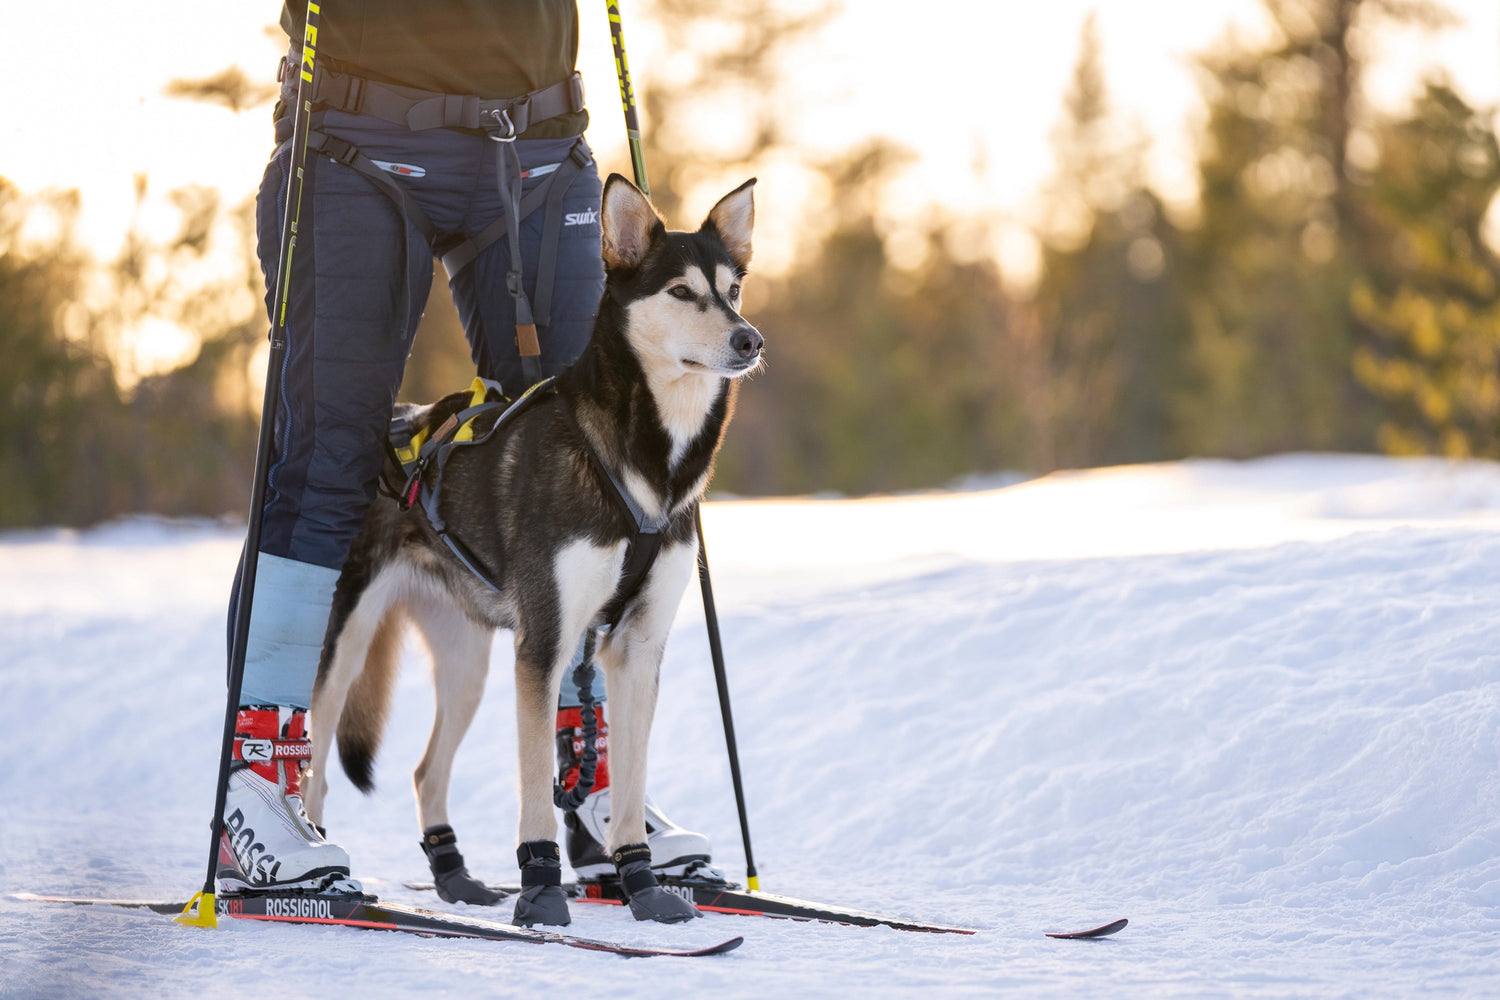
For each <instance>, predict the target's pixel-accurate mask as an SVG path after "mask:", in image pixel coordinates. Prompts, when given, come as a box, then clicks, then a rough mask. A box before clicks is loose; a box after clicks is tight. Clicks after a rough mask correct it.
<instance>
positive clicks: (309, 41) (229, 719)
mask: <svg viewBox="0 0 1500 1000" xmlns="http://www.w3.org/2000/svg"><path fill="white" fill-rule="evenodd" d="M319 9H320V8H319V5H318V3H316V2H315V0H308V3H307V16H306V18H305V20H304V21H303V30H302V62H301V65H300V67H299V71H300V75H299V76H298V79H297V104H296V107H295V108H293V111H292V166H293V167H294V169H295V171H296V172H295V174H294V175H293V176H292V177H290V178H288V179H287V186H286V202H285V205H284V211H283V212H282V220H281V249H280V252H279V254H278V256H277V264H276V290H275V294H274V295H273V296H272V299H271V301H272V304H273V308H274V310H275V311H274V313H273V315H272V317H271V355H270V359H269V361H268V362H267V365H266V389H265V396H264V397H263V399H262V401H261V408H260V434H259V437H258V438H257V439H256V444H255V476H254V485H253V486H252V487H251V491H250V517H249V525H248V527H247V528H246V531H245V554H244V557H243V559H242V560H241V564H240V579H239V596H238V599H237V600H236V601H235V606H234V639H233V642H232V643H231V644H230V651H229V681H228V688H229V690H228V692H227V693H226V695H225V701H224V734H223V739H222V740H221V741H220V743H219V783H218V787H217V790H216V792H215V793H214V815H213V820H212V822H211V823H210V824H209V829H210V831H211V835H210V837H209V844H208V875H207V876H206V877H205V878H204V880H203V890H202V891H201V892H199V893H198V894H197V895H195V896H193V898H192V899H190V900H188V904H187V906H186V907H185V908H184V909H183V911H182V913H181V914H180V915H178V916H177V917H176V918H175V919H176V920H177V922H178V923H182V924H189V925H192V926H194V927H215V926H217V925H218V922H217V919H216V917H217V912H216V903H215V898H214V896H215V891H214V890H215V886H214V881H215V876H216V875H217V873H218V861H219V838H220V836H221V835H222V834H223V832H224V799H225V793H226V789H227V786H228V783H229V765H230V762H231V758H232V756H233V752H234V730H235V722H236V720H237V717H238V715H239V706H240V691H241V689H242V688H243V686H244V680H245V649H246V647H247V645H248V643H249V639H250V608H251V602H252V600H253V598H254V595H255V570H256V565H257V562H258V560H259V557H260V535H261V523H262V520H263V515H262V510H263V508H264V507H265V503H266V481H267V478H268V476H269V474H270V464H271V443H272V437H273V435H274V425H275V416H276V408H277V407H278V406H279V405H280V402H281V365H282V362H283V360H284V359H285V357H286V317H287V303H288V300H289V298H290V296H291V283H292V282H291V277H292V253H293V251H295V250H296V248H297V223H298V221H299V219H300V217H301V213H302V195H303V182H304V180H305V171H304V167H305V166H306V162H307V132H308V119H309V117H310V115H311V103H312V79H313V61H314V59H315V58H316V56H317V41H318V14H319Z"/></svg>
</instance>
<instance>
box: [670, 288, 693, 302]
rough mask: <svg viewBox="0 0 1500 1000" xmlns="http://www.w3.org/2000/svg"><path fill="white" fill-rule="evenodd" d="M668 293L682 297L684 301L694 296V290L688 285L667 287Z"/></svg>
mask: <svg viewBox="0 0 1500 1000" xmlns="http://www.w3.org/2000/svg"><path fill="white" fill-rule="evenodd" d="M667 294H668V295H670V296H672V298H674V299H681V300H682V301H684V302H688V301H691V300H692V298H693V290H692V289H691V288H689V287H688V286H687V285H673V286H672V287H671V288H669V289H667Z"/></svg>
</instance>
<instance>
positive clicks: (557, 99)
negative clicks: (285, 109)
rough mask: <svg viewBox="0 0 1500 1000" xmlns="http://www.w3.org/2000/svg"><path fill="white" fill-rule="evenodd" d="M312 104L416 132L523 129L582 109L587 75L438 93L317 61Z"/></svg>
mask: <svg viewBox="0 0 1500 1000" xmlns="http://www.w3.org/2000/svg"><path fill="white" fill-rule="evenodd" d="M312 100H313V104H315V105H319V106H321V107H324V108H332V109H333V110H335V111H347V112H349V113H350V114H357V115H373V116H374V117H376V118H380V119H383V120H384V121H388V122H391V123H393V124H396V125H403V126H405V127H406V128H409V129H411V130H412V131H413V132H420V131H423V130H426V129H430V128H471V129H489V128H492V127H494V126H495V125H496V124H497V123H502V122H503V123H508V124H509V127H510V129H511V131H512V134H514V135H520V134H521V133H522V132H525V131H526V130H527V129H528V128H530V127H531V126H532V125H535V124H536V123H537V122H541V121H546V120H547V119H549V118H556V117H558V116H559V115H567V114H576V113H577V112H579V111H582V110H583V106H584V105H583V77H582V76H580V75H579V74H577V73H574V74H573V75H572V76H570V77H568V78H567V79H566V80H560V81H558V82H557V83H554V84H552V85H551V86H549V87H543V88H541V89H540V90H533V91H531V92H530V93H527V94H522V95H521V96H520V97H511V98H501V99H485V98H480V97H473V96H469V95H466V94H440V93H436V92H434V91H430V90H419V89H417V88H416V87H401V86H397V85H396V84H393V83H382V82H381V81H379V80H367V79H364V78H363V77H358V76H350V75H348V74H346V73H337V72H333V71H331V70H329V69H327V68H325V67H321V66H320V67H319V69H318V72H317V78H316V79H315V80H314V81H313V95H312Z"/></svg>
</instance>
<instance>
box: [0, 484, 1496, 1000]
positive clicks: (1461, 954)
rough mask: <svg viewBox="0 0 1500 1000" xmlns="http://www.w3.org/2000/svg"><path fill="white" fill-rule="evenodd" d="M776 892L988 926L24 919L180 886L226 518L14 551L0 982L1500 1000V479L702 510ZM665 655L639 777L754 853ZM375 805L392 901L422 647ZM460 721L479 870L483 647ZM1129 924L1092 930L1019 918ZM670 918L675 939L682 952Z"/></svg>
mask: <svg viewBox="0 0 1500 1000" xmlns="http://www.w3.org/2000/svg"><path fill="white" fill-rule="evenodd" d="M705 520H706V529H707V534H708V539H709V545H710V554H711V556H712V560H713V567H714V571H715V584H716V588H717V591H718V595H719V603H720V615H721V618H722V625H723V629H724V638H725V644H726V650H725V653H726V659H727V662H728V665H729V672H730V686H731V690H732V691H733V695H734V709H735V718H736V726H737V730H738V733H739V738H740V752H741V757H742V763H743V767H744V773H745V778H746V783H747V788H746V791H747V796H748V800H749V805H750V821H751V830H752V833H753V835H754V837H755V847H756V860H757V862H758V867H759V869H760V875H761V881H762V885H763V886H764V887H765V888H766V889H767V890H768V891H773V892H776V891H779V892H786V893H791V894H795V895H800V896H805V897H809V898H813V899H823V900H826V901H828V902H836V903H842V904H845V905H850V906H860V907H866V908H871V909H879V910H883V911H888V912H895V913H905V914H907V915H910V916H912V917H917V918H925V919H928V920H933V921H941V922H945V923H951V924H958V925H965V926H974V927H978V928H980V929H981V933H979V934H977V935H975V936H973V937H971V938H964V937H957V936H928V935H912V934H903V933H901V932H898V931H892V930H887V929H883V928H875V929H865V928H847V927H834V926H830V925H818V924H794V923H786V922H776V921H767V920H753V919H751V918H740V917H733V916H724V915H711V916H709V917H707V918H705V919H704V920H701V921H694V922H693V923H692V924H691V925H686V926H684V927H682V928H674V929H671V930H670V931H668V932H667V933H663V929H662V928H660V927H656V926H654V925H652V926H650V927H646V928H645V929H641V928H640V927H638V926H637V925H635V924H634V923H633V922H632V921H631V920H630V919H629V917H628V915H627V914H625V913H624V912H623V911H622V910H621V909H619V908H616V907H586V906H575V907H574V924H573V926H572V927H571V928H569V929H570V931H572V932H574V933H577V934H581V935H587V936H591V937H599V938H610V939H621V940H632V939H633V940H637V941H650V942H652V943H673V944H679V945H680V946H682V947H691V946H695V945H702V944H707V943H709V942H711V941H714V940H719V939H722V938H723V937H726V936H729V935H730V934H744V935H745V936H746V943H745V945H744V946H743V947H742V948H741V949H740V950H739V951H737V952H735V953H734V954H733V955H731V956H727V957H724V958H721V959H716V960H713V961H711V962H697V963H686V964H682V963H678V964H673V965H672V966H671V967H670V969H666V968H664V967H662V966H660V965H657V964H654V963H631V962H622V961H619V960H617V959H610V958H607V957H604V956H595V955H590V954H578V955H574V954H572V953H568V954H566V955H563V956H558V955H556V954H542V953H543V952H546V949H529V948H519V947H515V948H506V947H504V946H495V945H492V944H488V943H484V942H463V941H427V940H393V939H391V938H389V937H388V936H386V935H355V934H353V932H347V931H341V930H338V929H334V928H327V929H325V928H309V927H302V928H287V927H266V926H249V927H240V926H234V927H230V928H227V929H224V930H220V931H217V932H205V931H195V930H191V929H187V928H181V927H177V926H175V925H172V924H171V923H170V922H168V921H166V920H164V919H163V918H157V917H150V916H147V917H142V916H139V915H134V914H118V915H114V914H100V913H90V912H86V911H80V910H75V909H72V908H56V909H52V908H40V907H38V906H36V905H34V904H23V903H19V902H16V901H13V900H11V899H10V898H8V894H9V893H13V892H19V891H25V890H33V891H49V892H66V893H79V894H83V893H90V894H110V895H122V896H138V895H183V894H187V893H190V892H191V891H192V890H193V889H194V888H196V887H197V884H198V883H199V882H201V878H202V865H203V861H204V858H203V853H204V850H205V848H206V844H205V843H204V840H205V838H206V829H207V823H208V817H207V814H206V813H207V810H208V809H209V808H210V806H211V802H212V795H211V783H212V780H213V774H214V771H215V765H216V761H215V760H214V759H213V758H214V754H215V752H216V746H217V738H218V730H219V726H220V724H221V722H222V714H221V713H222V690H223V673H222V671H223V666H222V662H223V648H224V622H225V614H224V601H225V596H226V590H227V581H228V579H229V576H230V574H231V573H232V571H233V565H234V561H235V558H236V556H237V554H238V540H237V536H238V534H239V532H238V530H237V529H235V528H233V527H224V526H219V525H212V524H201V523H181V522H157V521H151V520H144V519H141V520H131V521H127V522H122V523H120V524H115V525H110V526H106V527H103V528H100V529H97V530H92V531H86V532H69V531H61V530H49V531H41V532H29V533H10V534H7V535H3V536H0V639H3V642H4V647H5V649H6V656H5V661H4V666H3V668H0V759H3V760H5V761H6V767H5V770H4V775H5V776H4V778H3V779H0V780H3V782H4V785H3V791H4V802H5V807H4V809H3V811H0V894H4V895H0V995H4V996H75V995H91V994H93V995H103V994H109V995H124V996H128V995H166V996H187V995H189V994H197V993H201V992H202V990H203V989H204V988H205V987H206V986H208V985H211V986H212V987H213V988H214V989H215V990H216V991H220V992H226V993H227V992H237V991H244V990H252V991H253V990H258V989H265V988H267V987H268V986H269V985H270V984H273V983H274V984H277V985H278V987H285V985H286V984H287V983H288V982H289V981H290V980H288V979H287V978H286V977H287V970H290V969H295V970H297V971H296V973H295V976H296V977H297V978H296V979H295V983H296V986H297V988H298V989H299V990H302V991H307V992H310V993H319V992H321V993H331V992H333V991H335V990H348V989H351V988H353V989H367V990H372V991H378V992H379V993H380V994H382V995H408V994H411V995H414V994H417V993H423V992H431V991H435V990H447V991H449V992H451V993H453V994H455V995H466V994H477V993H485V992H490V993H497V994H498V993H505V994H518V993H520V992H522V991H525V990H530V989H549V988H550V989H557V988H561V987H565V986H567V985H568V984H572V983H576V982H577V981H579V980H578V977H579V976H580V975H582V976H585V977H588V978H590V979H592V978H593V977H594V976H608V977H610V983H611V985H610V992H611V994H612V995H613V994H619V995H623V996H651V997H653V998H654V997H656V996H659V995H660V994H661V992H662V990H663V988H664V987H665V988H668V989H669V991H670V992H672V993H677V992H682V993H689V992H705V991H710V990H711V991H714V992H715V993H716V994H718V995H721V996H747V997H748V996H762V995H765V994H766V993H769V992H773V991H781V992H784V993H786V994H788V995H799V996H801V995H828V996H834V995H853V994H863V995H888V996H900V995H910V994H911V993H913V992H915V991H917V990H920V989H938V990H941V991H942V992H943V994H944V995H949V994H952V995H975V996H979V995H994V994H995V993H997V992H1006V991H1009V992H1011V993H1013V994H1014V995H1017V996H1079V995H1122V994H1123V995H1134V996H1171V995H1181V996H1214V995H1224V996H1253V995H1266V996H1284V995H1289V994H1295V995H1347V994H1360V995H1377V996H1412V995H1428V994H1443V993H1453V994H1459V995H1492V994H1494V993H1495V992H1496V991H1497V987H1496V985H1495V984H1496V983H1500V652H1497V650H1500V586H1497V583H1500V579H1497V577H1500V569H1497V567H1500V467H1497V466H1495V465H1493V464H1488V463H1479V462H1473V463H1446V462H1438V461H1432V460H1426V461H1397V460H1390V459H1377V458H1355V457H1347V456H1287V457H1282V458H1276V459H1267V460H1261V461H1257V462H1249V463H1241V464H1236V463H1224V462H1191V463H1174V464H1167V465H1158V466H1142V467H1128V468H1123V469H1110V470H1099V471H1094V472H1086V473H1075V474H1069V475H1062V476H1053V477H1048V478H1046V479H1042V480H1036V481H1032V482H1027V483H1022V484H1019V485H1015V486H1010V487H1008V488H1005V489H999V490H988V491H986V490H972V491H967V492H960V493H954V494H926V495H920V496H915V497H901V498H889V499H880V500H863V501H836V500H826V501H820V500H810V501H776V502H725V503H719V504H712V505H710V506H709V507H708V508H707V509H706V511H705ZM695 602H696V594H695V593H694V594H689V595H688V598H687V599H686V600H685V601H684V605H683V611H682V613H681V615H680V619H679V622H678V625H677V629H676V631H675V632H674V635H673V639H672V642H671V645H670V646H669V648H668V653H667V661H666V664H665V665H664V668H663V682H662V697H661V705H660V709H659V711H658V714H657V725H656V732H655V735H654V739H653V745H652V780H651V787H652V794H653V796H654V797H655V798H657V799H658V800H659V801H660V802H661V803H662V804H663V805H664V806H665V807H666V808H667V809H668V811H669V812H670V813H671V814H672V815H673V816H674V817H676V818H677V819H678V820H679V821H681V822H683V823H686V824H688V825H690V826H694V827H696V828H698V829H701V830H704V831H705V832H707V833H708V834H709V835H710V836H711V837H712V838H713V841H714V843H715V845H716V860H717V861H718V862H719V863H720V864H721V866H722V867H724V868H725V869H726V870H728V871H729V873H730V874H731V875H734V874H735V872H736V868H737V866H738V865H740V864H741V858H740V852H739V838H738V824H737V821H736V817H735V812H734V802H733V796H732V793H731V791H730V785H729V778H728V766H727V764H726V763H725V762H724V755H723V751H722V738H723V737H722V733H721V731H720V728H719V719H718V710H717V705H716V701H715V693H714V685H713V678H712V673H711V671H710V670H709V668H708V666H707V652H706V648H705V647H706V644H705V641H704V638H703V631H702V624H701V611H700V610H699V609H698V608H697V606H696V603H695ZM407 658H408V663H407V666H406V668H405V669H404V670H403V673H402V676H401V678H400V681H399V685H398V696H397V706H396V709H395V712H394V717H393V721H392V726H391V730H390V736H389V737H388V739H387V742H386V746H385V748H384V749H383V751H382V755H381V758H380V760H379V761H378V764H377V771H376V779H377V782H378V788H377V791H376V793H375V795H374V796H372V797H369V798H365V797H362V796H360V795H359V794H358V793H357V792H355V791H354V790H353V789H352V787H350V786H349V785H348V783H347V781H345V780H343V779H342V776H335V777H334V780H333V790H332V793H331V795H330V798H329V803H328V812H329V821H330V826H331V828H332V831H333V835H334V836H335V837H336V838H337V839H339V840H340V842H341V843H343V844H344V845H345V846H346V847H348V848H349V849H350V851H351V853H352V855H353V857H354V859H355V866H356V874H357V875H359V876H362V877H363V878H364V879H365V881H366V884H367V885H368V886H370V887H371V888H372V889H373V890H374V891H377V892H379V893H381V894H382V895H384V896H386V897H388V898H391V899H393V900H400V901H406V902H411V903H415V904H416V905H426V904H430V903H431V902H432V899H431V896H430V895H427V896H426V897H424V896H423V895H422V894H418V893H411V892H409V891H408V890H405V889H403V888H402V887H401V882H402V881H403V880H404V879H408V878H412V877H423V876H425V864H424V862H423V859H422V856H421V852H420V851H419V850H418V848H417V845H416V839H417V834H418V831H417V829H416V825H415V824H416V820H415V817H414V810H413V806H412V801H411V792H410V772H411V769H412V768H413V767H414V766H415V764H416V761H417V759H418V758H419V756H420V753H421V748H422V745H423V743H424V741H425V738H426V734H427V729H428V725H429V722H430V715H431V711H432V707H431V706H432V698H431V693H430V690H429V688H428V682H427V680H426V678H425V676H424V668H423V666H422V664H423V659H422V655H421V653H420V650H418V649H417V648H416V647H415V645H413V647H412V649H410V650H409V652H408V657H407ZM492 672H493V683H491V684H490V686H489V690H488V691H487V693H486V699H485V705H484V706H483V707H482V708H481V711H480V716H479V720H478V721H477V722H476V724H475V728H474V731H473V732H472V733H471V734H470V736H469V738H468V740H467V741H466V742H465V745H464V746H463V748H462V749H461V750H460V753H459V757H458V761H457V766H456V771H455V775H454V779H453V794H452V814H453V824H454V827H455V828H456V829H457V830H458V831H459V834H460V836H461V837H462V838H463V839H464V843H465V853H466V856H467V857H468V859H469V862H470V868H471V870H473V871H474V872H475V873H476V874H477V875H479V876H480V877H484V878H489V879H492V880H495V881H502V880H503V881H512V880H514V878H515V871H514V864H513V857H514V855H513V852H512V843H513V836H514V833H513V832H514V829H515V815H516V814H515V794H514V775H515V760H514V758H515V750H514V735H513V724H512V721H511V720H512V719H513V717H514V716H513V703H512V701H511V693H510V682H509V672H510V657H509V652H508V643H507V642H505V641H503V640H502V641H501V642H500V643H497V650H496V653H495V654H494V657H493V662H492ZM1116 916H1128V917H1129V918H1130V920H1131V923H1130V926H1129V927H1128V928H1127V929H1126V930H1125V931H1123V932H1121V934H1119V935H1118V936H1117V937H1114V938H1109V939H1106V940H1103V941H1097V942H1070V941H1054V940H1049V939H1047V938H1044V937H1043V936H1042V932H1043V931H1047V930H1067V929H1073V928H1080V927H1086V926H1092V925H1093V924H1096V923H1102V922H1103V921H1104V920H1106V919H1110V918H1113V917H1116ZM672 935H676V937H673V936H672Z"/></svg>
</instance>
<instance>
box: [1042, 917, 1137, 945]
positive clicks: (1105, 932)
mask: <svg viewBox="0 0 1500 1000" xmlns="http://www.w3.org/2000/svg"><path fill="white" fill-rule="evenodd" d="M1128 923H1130V921H1129V920H1128V919H1127V918H1125V917H1121V918H1120V919H1119V920H1115V921H1111V922H1110V923H1107V924H1105V925H1103V926H1102V927H1094V928H1092V929H1090V930H1086V931H1047V932H1046V934H1047V936H1048V937H1049V938H1056V939H1058V940H1060V941H1088V940H1092V939H1094V938H1102V937H1109V936H1110V935H1111V934H1117V933H1119V932H1120V931H1122V930H1124V929H1125V925H1126V924H1128Z"/></svg>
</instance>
